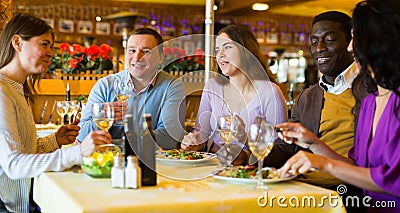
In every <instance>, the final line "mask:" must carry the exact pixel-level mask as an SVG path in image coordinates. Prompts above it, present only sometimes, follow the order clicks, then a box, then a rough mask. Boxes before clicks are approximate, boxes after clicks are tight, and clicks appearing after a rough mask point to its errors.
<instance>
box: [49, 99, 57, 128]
mask: <svg viewBox="0 0 400 213" xmlns="http://www.w3.org/2000/svg"><path fill="white" fill-rule="evenodd" d="M56 103H57V100H55V101H54V104H53V109H51V112H50V116H49V119H48V120H47V123H51V117H53V112H54V109H55V108H56Z"/></svg>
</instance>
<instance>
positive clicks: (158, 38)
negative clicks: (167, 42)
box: [129, 27, 164, 54]
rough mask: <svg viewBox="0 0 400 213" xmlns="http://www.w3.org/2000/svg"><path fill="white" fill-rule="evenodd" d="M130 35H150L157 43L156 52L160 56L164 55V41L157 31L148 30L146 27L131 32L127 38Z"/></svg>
mask: <svg viewBox="0 0 400 213" xmlns="http://www.w3.org/2000/svg"><path fill="white" fill-rule="evenodd" d="M132 35H152V36H153V37H154V38H155V39H156V41H157V48H158V52H159V53H160V54H163V53H164V49H163V42H164V40H163V38H162V36H161V35H160V34H159V33H158V32H157V31H155V30H153V29H151V28H148V27H141V28H137V29H134V30H132V32H131V33H130V34H129V37H130V36H132Z"/></svg>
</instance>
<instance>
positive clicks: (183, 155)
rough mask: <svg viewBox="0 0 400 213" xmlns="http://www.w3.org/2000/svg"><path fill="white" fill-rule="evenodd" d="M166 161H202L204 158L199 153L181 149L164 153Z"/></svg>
mask: <svg viewBox="0 0 400 213" xmlns="http://www.w3.org/2000/svg"><path fill="white" fill-rule="evenodd" d="M165 158H166V159H177V160H199V159H203V158H204V156H203V155H202V154H201V153H198V152H193V151H185V150H183V149H179V150H178V149H172V150H169V151H166V153H165Z"/></svg>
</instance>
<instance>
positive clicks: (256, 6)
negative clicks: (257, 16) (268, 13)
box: [251, 3, 269, 11]
mask: <svg viewBox="0 0 400 213" xmlns="http://www.w3.org/2000/svg"><path fill="white" fill-rule="evenodd" d="M268 8H269V5H268V4H265V3H254V4H253V6H252V7H251V9H253V10H258V11H263V10H268Z"/></svg>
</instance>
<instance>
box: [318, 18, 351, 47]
mask: <svg viewBox="0 0 400 213" xmlns="http://www.w3.org/2000/svg"><path fill="white" fill-rule="evenodd" d="M319 21H333V22H337V23H340V29H341V30H342V31H343V32H344V33H345V35H346V39H347V41H350V40H351V27H352V26H351V17H350V16H349V15H347V14H345V13H342V12H339V11H327V12H323V13H320V14H318V15H316V16H315V17H314V19H313V20H312V26H314V24H315V23H317V22H319Z"/></svg>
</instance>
